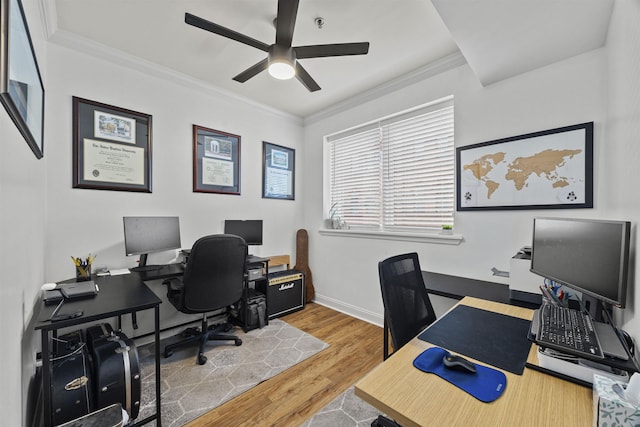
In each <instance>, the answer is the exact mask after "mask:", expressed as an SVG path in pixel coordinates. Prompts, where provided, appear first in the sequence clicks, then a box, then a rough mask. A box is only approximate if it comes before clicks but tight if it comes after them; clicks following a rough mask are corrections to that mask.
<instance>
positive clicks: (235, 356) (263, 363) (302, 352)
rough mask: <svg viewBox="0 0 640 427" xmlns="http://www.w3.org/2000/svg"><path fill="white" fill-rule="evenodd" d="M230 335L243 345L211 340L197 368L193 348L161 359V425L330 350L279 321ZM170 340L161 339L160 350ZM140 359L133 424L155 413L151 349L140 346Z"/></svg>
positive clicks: (183, 419)
mask: <svg viewBox="0 0 640 427" xmlns="http://www.w3.org/2000/svg"><path fill="white" fill-rule="evenodd" d="M231 333H234V334H236V335H238V336H239V337H240V338H241V339H242V345H241V346H239V347H236V346H235V345H233V343H232V342H215V341H210V342H209V344H208V346H207V347H206V349H207V350H206V352H205V355H206V356H207V358H208V360H207V363H206V364H204V365H197V364H196V352H197V347H196V346H187V347H185V348H184V349H179V350H176V351H175V352H174V354H173V355H172V356H171V357H169V358H168V359H165V358H164V357H162V358H161V377H162V386H161V387H162V388H161V390H162V425H163V426H166V427H177V426H181V425H183V424H185V423H187V422H189V421H191V420H193V419H194V418H196V417H198V416H200V415H202V414H204V413H205V412H208V411H210V410H211V409H213V408H215V407H217V406H219V405H221V404H222V403H224V402H226V401H228V400H230V399H232V398H233V397H235V396H237V395H239V394H241V393H243V392H244V391H246V390H248V389H250V388H251V387H254V386H255V385H257V384H259V383H261V382H262V381H265V380H267V379H269V378H271V377H273V376H275V375H277V374H279V373H280V372H283V371H284V370H286V369H288V368H290V367H291V366H293V365H295V364H297V363H299V362H301V361H303V360H305V359H307V358H309V357H311V356H313V355H314V354H316V353H318V352H320V351H322V350H323V349H325V348H327V347H328V344H326V343H325V342H323V341H321V340H319V339H317V338H315V337H314V336H312V335H309V334H307V333H305V332H303V331H301V330H299V329H297V328H294V327H293V326H291V325H289V324H287V323H286V322H284V321H282V320H280V319H273V320H270V321H269V324H268V325H267V326H265V327H264V328H262V329H254V330H253V331H249V332H247V333H245V332H243V331H242V330H241V329H239V328H235V330H233V331H231ZM174 340H176V338H170V339H167V340H163V341H162V342H161V343H160V344H161V350H162V349H164V345H165V344H167V343H169V342H171V341H174ZM138 355H139V358H140V365H141V372H142V378H143V380H142V384H143V390H142V406H141V408H140V414H139V416H138V418H137V419H136V420H137V421H139V420H142V419H143V418H145V417H147V416H149V415H151V414H153V413H154V411H155V375H154V374H155V365H154V355H153V345H147V346H143V347H140V348H139V349H138Z"/></svg>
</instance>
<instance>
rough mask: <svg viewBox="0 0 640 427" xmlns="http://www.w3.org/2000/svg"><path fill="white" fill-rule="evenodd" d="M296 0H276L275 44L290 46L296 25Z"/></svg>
mask: <svg viewBox="0 0 640 427" xmlns="http://www.w3.org/2000/svg"><path fill="white" fill-rule="evenodd" d="M297 14H298V0H278V15H277V16H276V44H278V45H280V46H286V47H291V41H292V40H293V29H294V27H295V26H296V15H297Z"/></svg>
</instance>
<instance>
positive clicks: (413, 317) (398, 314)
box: [378, 252, 436, 360]
mask: <svg viewBox="0 0 640 427" xmlns="http://www.w3.org/2000/svg"><path fill="white" fill-rule="evenodd" d="M378 273H379V275H380V289H381V290H382V302H383V305H384V339H383V342H384V350H383V354H384V359H385V360H386V359H387V358H388V357H389V332H391V341H392V345H393V351H394V352H395V351H397V350H398V349H400V347H402V346H403V345H405V344H406V343H408V342H409V341H411V339H413V337H415V336H416V335H418V333H419V332H420V331H422V330H423V329H424V328H426V327H427V326H429V325H430V324H431V323H433V322H434V321H435V320H436V315H435V313H434V311H433V306H432V305H431V300H430V299H429V294H427V288H426V287H425V285H424V280H423V279H422V271H421V270H420V262H419V261H418V254H417V253H415V252H412V253H408V254H403V255H397V256H394V257H391V258H387V259H385V260H384V261H380V262H379V263H378Z"/></svg>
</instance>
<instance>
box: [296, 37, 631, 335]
mask: <svg viewBox="0 0 640 427" xmlns="http://www.w3.org/2000/svg"><path fill="white" fill-rule="evenodd" d="M605 59H606V51H605V50H604V49H599V50H596V51H592V52H589V53H586V54H583V55H580V56H577V57H573V58H570V59H567V60H565V61H563V62H560V63H557V64H554V65H552V66H548V67H545V68H542V69H538V70H535V71H532V72H529V73H526V74H523V75H520V76H517V77H514V78H511V79H508V80H504V81H502V82H499V83H496V84H493V85H491V86H488V87H482V86H481V85H480V83H479V82H478V80H477V78H476V77H475V76H474V75H473V73H472V71H471V70H470V68H469V67H468V66H466V65H463V66H459V67H457V68H455V69H453V70H451V71H447V72H444V73H442V74H439V75H437V76H435V77H432V78H429V79H426V80H424V81H421V82H419V83H416V84H414V85H412V86H410V87H407V88H405V89H402V90H397V91H395V92H393V93H389V94H386V95H383V96H381V97H379V98H377V99H374V100H371V101H369V102H366V103H364V104H362V105H360V106H358V107H357V108H352V109H350V110H347V111H343V112H340V113H338V114H336V115H334V116H331V117H328V118H322V119H320V120H317V121H315V122H313V123H309V124H307V125H306V126H305V142H306V143H307V144H308V146H307V148H306V153H307V155H306V156H305V159H304V162H305V165H304V166H305V171H306V173H307V176H306V180H307V183H308V186H307V191H306V192H305V200H304V205H305V224H306V228H307V229H309V230H311V235H310V238H309V241H310V267H311V270H312V272H313V274H314V285H315V287H316V295H317V298H318V300H319V301H323V302H325V303H327V304H329V305H332V306H334V307H336V308H340V309H342V310H344V311H347V312H349V313H351V314H355V315H357V316H359V317H362V318H365V319H368V320H370V321H374V322H376V323H381V321H382V302H381V298H380V290H379V282H378V276H377V267H376V266H377V262H378V261H379V260H382V259H384V258H386V257H388V256H391V255H394V254H398V253H403V252H409V251H417V252H418V254H419V255H420V262H421V266H422V268H423V269H424V270H430V271H435V272H439V273H445V274H452V275H458V276H463V277H470V278H475V279H480V280H487V281H494V282H500V283H508V279H505V278H501V277H496V276H493V275H492V273H491V267H494V266H495V267H497V268H499V269H501V270H509V259H510V258H511V256H513V255H514V254H515V253H516V251H517V250H518V249H519V248H520V247H521V246H523V245H525V244H530V241H531V224H532V218H533V217H534V216H536V215H540V214H542V213H544V214H545V215H560V216H580V217H609V216H611V215H615V216H618V215H619V214H620V212H612V211H611V209H610V207H609V206H607V204H603V203H601V202H600V198H599V196H600V195H601V193H602V191H603V189H605V188H608V187H610V186H612V185H614V184H615V182H614V181H611V178H609V176H608V175H607V174H606V173H604V172H603V170H602V165H603V161H604V159H607V158H609V156H610V155H611V149H613V150H614V152H618V151H617V150H622V149H624V147H623V146H620V147H611V148H610V147H606V146H605V145H604V134H605V133H604V130H605V127H606V123H605V119H606V114H605V113H606V112H605V106H606V99H607V97H606V81H605ZM449 94H453V95H454V97H455V100H454V104H455V138H456V146H464V145H468V144H473V143H478V142H483V141H489V140H493V139H498V138H504V137H508V136H513V135H520V134H524V133H528V132H534V131H541V130H545V129H551V128H555V127H560V126H566V125H572V124H576V123H582V122H588V121H594V122H595V158H596V162H595V163H596V165H595V177H596V182H597V183H598V185H597V186H596V189H595V199H596V203H595V204H596V207H595V208H594V209H588V210H584V209H574V210H553V211H548V210H547V211H541V210H538V211H531V210H524V211H491V212H456V213H455V230H456V233H460V234H462V235H463V236H464V241H463V242H462V243H461V244H460V245H457V246H451V245H440V244H432V243H415V242H402V241H389V240H384V241H379V240H371V239H362V238H352V237H339V236H326V235H320V234H318V232H317V230H318V228H320V227H321V225H322V212H323V209H322V206H323V201H322V197H320V196H319V195H320V194H322V191H323V190H322V189H323V174H322V165H320V164H318V162H317V161H316V160H315V159H316V158H320V157H321V156H322V145H323V136H324V135H327V134H330V133H333V132H336V131H339V130H342V129H345V128H348V127H351V126H354V125H357V124H359V123H363V122H367V121H369V120H373V119H376V118H378V117H382V116H385V115H388V114H390V113H393V112H395V111H401V110H404V109H407V108H410V107H412V106H415V105H419V104H422V103H425V102H428V101H431V100H435V99H438V98H440V97H443V96H446V95H449ZM630 219H632V218H630Z"/></svg>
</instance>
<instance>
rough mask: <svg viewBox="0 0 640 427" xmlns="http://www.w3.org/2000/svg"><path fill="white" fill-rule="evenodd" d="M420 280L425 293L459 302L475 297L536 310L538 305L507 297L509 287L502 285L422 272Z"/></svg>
mask: <svg viewBox="0 0 640 427" xmlns="http://www.w3.org/2000/svg"><path fill="white" fill-rule="evenodd" d="M422 278H423V279H424V284H425V286H426V287H427V292H429V293H430V294H434V295H439V296H442V297H447V298H453V299H457V300H461V299H462V298H464V297H475V298H481V299H485V300H489V301H495V302H501V303H503V304H509V305H516V306H518V307H525V308H532V309H536V308H538V307H540V304H534V303H530V302H527V301H520V300H516V299H513V298H510V297H509V286H508V285H503V284H502V283H495V282H486V281H484V280H476V279H468V278H466V277H458V276H450V275H448V274H440V273H433V272H430V271H423V272H422Z"/></svg>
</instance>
